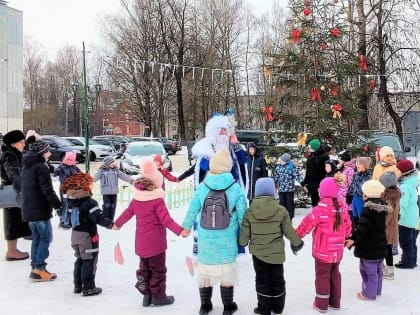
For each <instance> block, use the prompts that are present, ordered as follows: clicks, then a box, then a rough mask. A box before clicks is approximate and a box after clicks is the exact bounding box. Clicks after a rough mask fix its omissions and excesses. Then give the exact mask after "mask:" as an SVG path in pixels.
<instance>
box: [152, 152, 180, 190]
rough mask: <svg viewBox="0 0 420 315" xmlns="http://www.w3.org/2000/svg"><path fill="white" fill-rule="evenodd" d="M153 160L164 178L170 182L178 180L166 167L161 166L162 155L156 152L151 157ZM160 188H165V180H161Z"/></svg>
mask: <svg viewBox="0 0 420 315" xmlns="http://www.w3.org/2000/svg"><path fill="white" fill-rule="evenodd" d="M153 161H154V162H155V164H156V167H157V169H158V170H159V172H160V173H161V174H162V175H163V177H164V178H166V179H167V180H169V181H170V182H175V183H177V182H179V180H178V178H177V177H175V176H174V175H172V174H171V172H169V171H168V169H167V168H165V167H164V166H163V161H162V156H161V155H160V154H156V155H155V156H154V157H153ZM162 189H163V190H165V182H163V185H162Z"/></svg>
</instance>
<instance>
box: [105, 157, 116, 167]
mask: <svg viewBox="0 0 420 315" xmlns="http://www.w3.org/2000/svg"><path fill="white" fill-rule="evenodd" d="M114 162H115V159H114V158H113V157H112V156H106V157H105V158H104V166H108V167H109V166H110V165H111V164H112V163H114Z"/></svg>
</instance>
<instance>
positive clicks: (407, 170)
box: [397, 160, 415, 176]
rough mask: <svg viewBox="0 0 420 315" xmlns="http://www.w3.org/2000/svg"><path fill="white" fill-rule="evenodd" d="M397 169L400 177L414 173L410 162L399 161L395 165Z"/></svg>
mask: <svg viewBox="0 0 420 315" xmlns="http://www.w3.org/2000/svg"><path fill="white" fill-rule="evenodd" d="M397 168H398V169H399V170H400V171H401V175H402V176H406V175H410V174H411V173H414V171H415V169H414V164H413V163H412V162H411V161H410V160H401V161H399V162H398V163H397Z"/></svg>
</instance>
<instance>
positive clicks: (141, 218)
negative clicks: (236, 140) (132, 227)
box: [114, 164, 189, 306]
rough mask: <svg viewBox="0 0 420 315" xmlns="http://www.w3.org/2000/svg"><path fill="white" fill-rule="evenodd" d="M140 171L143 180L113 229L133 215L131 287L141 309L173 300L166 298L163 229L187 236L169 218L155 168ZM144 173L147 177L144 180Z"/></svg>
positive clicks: (138, 183)
mask: <svg viewBox="0 0 420 315" xmlns="http://www.w3.org/2000/svg"><path fill="white" fill-rule="evenodd" d="M143 166H144V164H143ZM153 168H154V170H153ZM142 170H143V177H141V178H139V179H137V180H136V182H135V189H134V190H133V200H132V201H131V202H130V204H129V206H128V208H127V209H126V210H124V212H123V213H122V214H121V215H120V216H119V218H118V219H117V220H116V221H115V223H114V229H119V228H120V227H122V226H123V225H124V224H125V223H126V222H127V221H128V220H130V219H131V218H132V217H133V216H136V219H137V223H136V243H135V247H136V254H137V255H138V256H139V257H140V267H139V269H138V270H137V272H136V274H137V280H138V281H137V283H136V285H135V287H136V288H137V289H138V290H139V291H140V293H142V294H143V306H149V305H153V306H163V305H168V304H172V303H173V302H174V300H175V299H174V297H173V296H168V295H166V263H165V262H166V248H167V242H166V229H167V228H168V229H170V230H171V231H172V232H173V233H175V234H176V235H180V234H181V235H182V236H183V237H187V236H188V235H189V232H188V231H186V230H184V229H183V228H182V227H181V226H180V225H178V224H177V223H176V222H175V221H174V220H173V219H172V218H171V216H170V215H169V212H168V209H167V208H166V205H165V200H164V196H165V194H164V191H163V190H162V180H161V176H162V175H161V174H159V171H158V170H157V169H156V167H155V166H154V165H153V164H151V168H148V167H146V168H142ZM153 172H154V173H155V174H154V173H153ZM145 174H147V176H148V177H144V175H145ZM157 187H159V188H157Z"/></svg>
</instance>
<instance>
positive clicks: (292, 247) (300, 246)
mask: <svg viewBox="0 0 420 315" xmlns="http://www.w3.org/2000/svg"><path fill="white" fill-rule="evenodd" d="M303 245H304V243H303V241H302V242H301V243H300V244H299V245H298V246H293V244H292V243H290V248H291V249H292V252H293V254H295V255H297V253H298V251H300V250H301V249H302V248H303Z"/></svg>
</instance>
